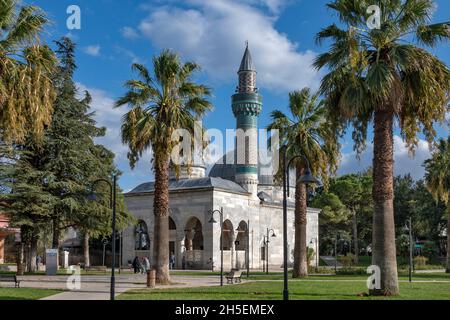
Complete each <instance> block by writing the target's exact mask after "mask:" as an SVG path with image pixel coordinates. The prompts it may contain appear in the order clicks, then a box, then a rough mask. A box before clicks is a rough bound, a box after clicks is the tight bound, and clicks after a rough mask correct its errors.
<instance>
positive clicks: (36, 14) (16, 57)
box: [0, 0, 56, 143]
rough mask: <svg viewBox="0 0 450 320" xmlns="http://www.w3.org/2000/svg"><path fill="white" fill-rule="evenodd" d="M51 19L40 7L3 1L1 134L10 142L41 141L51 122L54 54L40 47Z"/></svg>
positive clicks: (0, 2)
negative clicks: (31, 138) (29, 135)
mask: <svg viewBox="0 0 450 320" xmlns="http://www.w3.org/2000/svg"><path fill="white" fill-rule="evenodd" d="M47 22H48V20H47V18H46V16H45V14H44V13H43V12H42V10H40V9H39V7H36V6H30V5H21V4H20V1H17V0H0V30H1V31H0V132H1V139H2V140H3V141H5V142H7V143H14V142H19V143H22V142H24V141H25V139H26V138H27V136H28V134H32V135H33V137H34V138H35V139H36V140H37V141H38V140H40V138H42V135H43V131H44V127H45V126H46V125H48V124H49V123H50V120H51V115H52V103H53V100H54V90H53V86H52V81H51V73H52V72H53V68H54V65H55V63H56V60H55V57H54V54H53V52H52V51H51V50H50V48H49V47H48V46H46V45H42V44H40V40H39V34H40V33H41V32H42V30H43V28H44V26H45V25H46V24H47Z"/></svg>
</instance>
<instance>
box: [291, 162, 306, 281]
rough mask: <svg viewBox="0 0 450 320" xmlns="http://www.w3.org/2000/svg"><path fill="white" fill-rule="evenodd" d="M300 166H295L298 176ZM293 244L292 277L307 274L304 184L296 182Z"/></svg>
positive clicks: (301, 171)
mask: <svg viewBox="0 0 450 320" xmlns="http://www.w3.org/2000/svg"><path fill="white" fill-rule="evenodd" d="M303 172H304V169H303V167H301V166H297V168H296V176H297V180H298V178H299V177H300V176H301V175H302V174H303ZM294 214H295V222H294V223H295V244H294V270H293V272H292V277H293V278H298V277H307V276H308V262H307V243H306V224H307V219H306V186H305V185H304V184H302V183H298V184H297V185H296V187H295V213H294Z"/></svg>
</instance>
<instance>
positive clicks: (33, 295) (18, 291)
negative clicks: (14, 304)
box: [0, 288, 62, 300]
mask: <svg viewBox="0 0 450 320" xmlns="http://www.w3.org/2000/svg"><path fill="white" fill-rule="evenodd" d="M60 292H62V291H61V290H53V289H30V288H0V300H38V299H41V298H44V297H48V296H51V295H54V294H57V293H60Z"/></svg>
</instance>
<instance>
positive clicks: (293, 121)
mask: <svg viewBox="0 0 450 320" xmlns="http://www.w3.org/2000/svg"><path fill="white" fill-rule="evenodd" d="M289 110H290V113H291V117H292V118H291V117H289V116H287V115H285V114H284V113H283V112H282V111H279V110H275V111H273V112H272V114H271V117H272V123H271V124H270V125H269V127H268V128H269V129H270V130H272V129H278V130H279V133H280V141H281V145H282V146H286V147H287V151H286V153H287V156H288V158H290V157H293V156H294V155H303V156H305V157H306V158H307V159H309V160H310V161H309V162H310V165H311V171H312V172H313V173H314V174H317V175H319V176H320V177H321V179H322V180H323V182H324V184H325V185H327V184H328V177H329V175H330V174H331V173H333V172H334V171H335V170H336V164H337V162H338V157H339V144H338V143H337V137H336V136H335V135H334V133H333V131H332V130H331V127H330V126H328V125H327V123H326V116H327V114H326V108H325V106H324V104H323V103H322V101H321V100H320V98H319V94H318V93H314V94H312V93H311V90H310V89H309V88H304V89H303V90H301V91H294V92H291V93H290V94H289ZM295 167H296V176H297V178H298V177H300V176H301V175H303V174H304V173H305V170H306V163H305V162H304V160H303V159H301V160H300V159H299V160H297V161H296V162H295ZM306 191H307V190H306V186H305V185H304V184H301V183H297V185H296V189H295V246H294V270H293V277H294V278H297V277H305V276H307V275H308V266H307V246H308V243H307V239H306V225H307V213H306V210H307V203H306V202H307V194H306Z"/></svg>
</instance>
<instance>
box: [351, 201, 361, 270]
mask: <svg viewBox="0 0 450 320" xmlns="http://www.w3.org/2000/svg"><path fill="white" fill-rule="evenodd" d="M352 222H353V248H354V250H355V252H354V254H355V259H354V263H355V265H357V264H358V262H359V246H358V219H357V216H356V210H353V221H352Z"/></svg>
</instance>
